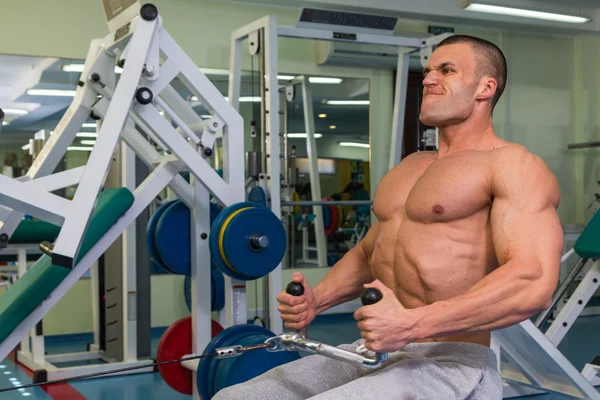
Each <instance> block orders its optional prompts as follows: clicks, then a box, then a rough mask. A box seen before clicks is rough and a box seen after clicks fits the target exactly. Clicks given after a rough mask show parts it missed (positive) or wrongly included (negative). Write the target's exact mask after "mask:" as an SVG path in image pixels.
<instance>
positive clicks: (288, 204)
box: [281, 200, 373, 207]
mask: <svg viewBox="0 0 600 400" xmlns="http://www.w3.org/2000/svg"><path fill="white" fill-rule="evenodd" d="M372 204H373V201H371V200H334V201H323V200H320V201H308V200H307V201H282V202H281V206H282V207H284V206H286V207H293V206H370V205H372Z"/></svg>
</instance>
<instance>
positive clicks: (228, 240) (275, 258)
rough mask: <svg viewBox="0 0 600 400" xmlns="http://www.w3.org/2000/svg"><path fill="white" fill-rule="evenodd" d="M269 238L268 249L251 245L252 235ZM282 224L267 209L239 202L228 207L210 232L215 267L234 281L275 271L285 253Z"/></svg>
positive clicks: (284, 235)
mask: <svg viewBox="0 0 600 400" xmlns="http://www.w3.org/2000/svg"><path fill="white" fill-rule="evenodd" d="M255 235H257V236H266V237H267V238H268V240H269V243H268V246H267V247H265V248H260V249H254V248H252V247H251V246H250V238H251V237H253V236H255ZM285 246H286V233H285V229H284V228H283V224H282V223H281V221H280V220H279V218H277V217H276V216H275V214H273V212H272V211H271V210H269V209H268V208H267V207H264V206H261V205H258V204H256V203H250V202H246V203H238V204H234V205H233V206H231V207H228V208H226V209H225V210H224V211H223V212H222V213H221V214H220V215H219V217H218V218H217V219H216V220H215V225H214V229H211V237H210V247H211V254H212V256H213V258H214V260H215V264H216V265H217V266H218V267H219V268H220V269H221V271H222V272H223V273H225V274H227V275H229V276H231V277H233V278H237V279H241V280H254V279H258V278H260V277H263V276H265V275H267V274H268V273H269V272H271V271H273V270H274V269H275V268H276V267H277V265H278V264H279V263H280V262H281V259H282V258H283V255H284V253H285Z"/></svg>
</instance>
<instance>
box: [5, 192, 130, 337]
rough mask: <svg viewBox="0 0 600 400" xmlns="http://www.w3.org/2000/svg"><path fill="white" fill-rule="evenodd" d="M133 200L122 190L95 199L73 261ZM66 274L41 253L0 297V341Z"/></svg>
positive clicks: (91, 245)
mask: <svg viewBox="0 0 600 400" xmlns="http://www.w3.org/2000/svg"><path fill="white" fill-rule="evenodd" d="M133 200H134V197H133V194H132V193H131V192H130V191H129V190H128V189H126V188H114V189H113V188H110V189H106V190H104V191H103V192H102V193H101V194H100V196H98V201H97V203H96V208H95V210H94V212H93V214H92V218H91V219H90V223H89V225H88V229H87V230H86V232H85V235H84V238H83V242H82V244H81V250H80V252H79V254H78V256H77V260H76V261H77V262H79V260H81V258H82V257H83V256H84V255H85V254H86V253H87V252H88V251H89V250H90V249H91V248H92V247H93V246H94V245H95V244H96V242H97V241H98V240H100V238H101V237H102V236H104V234H105V233H106V232H107V231H108V230H109V229H110V228H111V226H113V225H114V224H115V223H116V222H117V221H118V219H119V218H120V217H121V216H122V215H123V214H125V212H126V211H127V210H128V209H129V207H131V205H132V204H133ZM69 272H71V270H70V269H68V268H64V267H60V266H56V265H52V259H51V257H49V256H47V255H45V254H44V255H42V256H41V257H40V258H39V259H38V261H37V262H36V263H35V264H33V265H32V266H31V268H30V269H29V270H28V271H27V272H26V273H25V274H24V275H23V276H22V277H21V278H20V279H18V280H17V281H16V282H15V283H14V284H13V285H12V286H11V287H10V288H9V289H8V290H7V291H6V292H5V293H4V294H3V295H2V296H0V342H3V341H4V340H5V339H6V338H7V337H8V336H9V335H10V334H11V333H12V332H13V331H14V330H15V328H16V327H17V326H18V325H19V324H20V323H21V322H22V321H23V320H24V319H25V318H27V316H29V314H31V313H32V312H33V311H34V310H35V309H36V308H37V307H38V306H39V305H40V304H42V302H43V301H44V300H45V299H46V298H47V297H48V296H49V295H50V293H52V291H53V290H54V289H55V288H56V287H57V286H58V285H59V284H60V283H61V282H62V280H63V279H64V278H65V277H66V276H67V275H68V274H69Z"/></svg>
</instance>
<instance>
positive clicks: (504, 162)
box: [492, 142, 560, 205]
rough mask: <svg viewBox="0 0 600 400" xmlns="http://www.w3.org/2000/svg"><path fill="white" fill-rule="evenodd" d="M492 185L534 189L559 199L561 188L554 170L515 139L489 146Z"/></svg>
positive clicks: (522, 191) (555, 201)
mask: <svg viewBox="0 0 600 400" xmlns="http://www.w3.org/2000/svg"><path fill="white" fill-rule="evenodd" d="M492 153H493V158H492V171H493V172H492V174H493V179H492V181H493V182H494V186H495V187H496V189H497V190H498V189H499V190H500V191H505V190H508V191H511V192H513V191H517V192H521V193H525V192H529V193H530V194H531V192H530V191H534V192H538V193H540V194H543V195H545V196H548V197H549V199H551V200H552V203H556V204H557V205H558V202H559V201H560V200H559V199H560V188H559V186H558V181H557V179H556V176H555V175H554V173H553V172H552V171H551V170H550V168H549V167H548V166H547V164H546V163H545V162H544V160H543V159H542V158H541V157H539V156H538V155H536V154H534V153H533V152H531V151H530V150H528V149H527V148H526V147H525V146H523V145H520V144H517V143H509V142H506V144H503V145H502V146H499V147H498V148H496V149H494V150H492Z"/></svg>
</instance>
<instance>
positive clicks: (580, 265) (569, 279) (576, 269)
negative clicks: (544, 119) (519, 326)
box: [535, 258, 588, 328]
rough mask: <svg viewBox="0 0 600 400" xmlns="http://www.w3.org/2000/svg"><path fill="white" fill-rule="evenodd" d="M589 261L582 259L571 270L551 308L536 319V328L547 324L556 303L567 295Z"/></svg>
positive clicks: (555, 296)
mask: <svg viewBox="0 0 600 400" xmlns="http://www.w3.org/2000/svg"><path fill="white" fill-rule="evenodd" d="M587 260H588V259H587V258H582V259H581V260H579V262H578V263H577V265H575V267H573V269H572V270H571V272H569V275H568V276H567V278H566V279H565V281H564V282H563V283H562V284H561V285H560V287H559V288H558V290H557V291H556V294H555V295H554V297H553V298H552V304H550V307H548V308H547V309H546V310H545V311H544V312H543V313H542V314H540V316H539V317H538V318H537V319H536V321H535V326H536V327H538V328H539V327H540V326H542V324H543V323H544V322H546V320H547V319H548V317H549V316H550V314H551V313H552V310H553V309H554V307H555V306H556V303H558V302H559V300H560V299H561V298H562V297H563V295H564V294H565V292H566V291H567V289H568V288H569V285H571V283H572V282H573V280H575V278H576V277H577V275H579V272H581V270H582V269H583V267H584V265H585V263H586V262H587Z"/></svg>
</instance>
